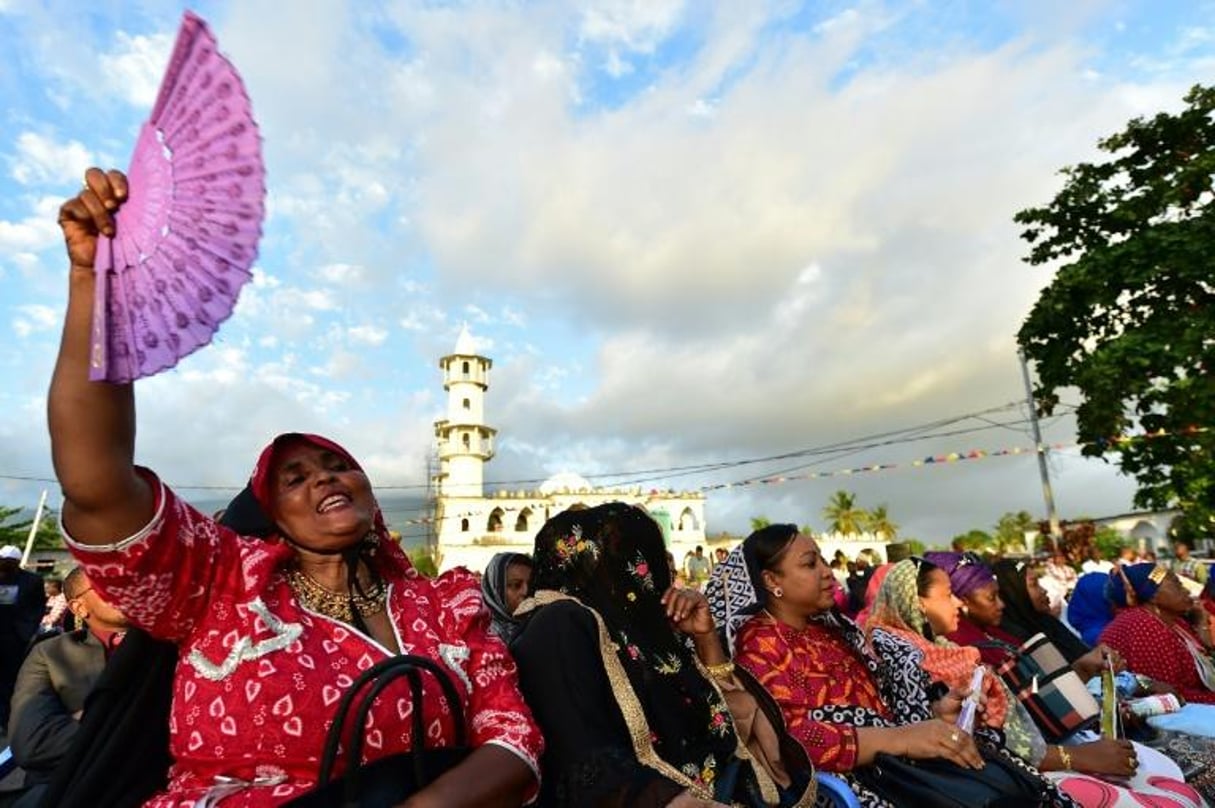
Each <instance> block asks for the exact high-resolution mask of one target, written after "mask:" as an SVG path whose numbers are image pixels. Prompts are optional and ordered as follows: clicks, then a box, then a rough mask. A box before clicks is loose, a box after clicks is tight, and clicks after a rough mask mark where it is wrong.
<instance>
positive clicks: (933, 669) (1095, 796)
mask: <svg viewBox="0 0 1215 808" xmlns="http://www.w3.org/2000/svg"><path fill="white" fill-rule="evenodd" d="M926 558H932V559H933V561H937V562H938V563H941V564H943V565H949V566H948V569H947V568H946V567H945V566H937V565H936V564H934V563H932V561H928V560H925V559H923V558H914V559H908V560H906V561H900V562H899V563H898V564H896V565H895V566H894V568H893V569H892V570H891V572H890V574H889V575H888V576H887V577H886V580H885V581H884V582H883V583H882V587H881V590H880V591H879V592H878V596H877V599H876V602H875V605H874V607H873V614H872V616H871V617H870V619H869V623H868V624H867V625H866V630H868V631H869V633H870V634H871V636H872V637H873V640H874V644H875V645H880V646H881V647H882V649H883V653H888V654H892V655H894V656H896V657H899V658H907V657H914V658H918V659H919V660H921V664H922V666H923V668H924V670H926V671H927V672H928V674H929V675H930V676H931V677H932V678H933V679H935V680H937V681H940V682H944V683H945V684H947V685H951V686H954V687H966V686H967V685H968V683H969V681H970V678H971V676H972V674H973V673H974V671H975V668H976V667H977V666H978V665H980V664H982V663H981V660H980V657H979V649H977V648H974V647H970V646H959V645H955V644H954V643H952V642H950V641H949V640H948V639H946V635H947V634H949V633H952V632H953V631H956V630H957V627H958V606H959V604H960V603H961V601H960V600H959V598H958V597H957V595H955V593H954V591H953V588H952V586H951V579H950V575H949V570H953V571H954V573H955V574H956V575H958V577H959V578H961V577H962V576H964V575H966V574H967V571H965V568H966V567H971V566H974V565H973V564H962V565H961V566H962V568H963V569H964V571H963V572H962V573H958V572H957V570H958V568H959V563H960V562H961V561H963V560H967V561H969V558H968V557H966V556H962V555H961V554H960V553H932V554H928V555H926ZM987 577H988V579H989V581H990V583H993V584H994V583H995V576H994V575H992V574H991V572H990V570H988V572H987ZM983 681H984V688H985V692H986V694H987V704H986V710H985V711H984V715H983V723H984V724H986V725H987V727H988V728H991V729H994V730H997V731H999V730H1003V731H1004V733H1005V734H1006V735H1008V736H1013V735H1016V736H1018V737H1023V736H1025V735H1027V734H1028V733H1033V732H1034V731H1035V730H1034V728H1033V722H1032V720H1031V719H1030V718H1029V716H1028V715H1026V714H1024V713H1023V712H1022V711H1021V710H1019V709H1017V707H1018V704H1017V702H1016V698H1015V696H1013V695H1012V694H1011V693H1009V692H1008V691H1007V689H1006V688H1005V687H1004V686H1003V685H1002V683H1001V680H1000V678H999V677H998V676H997V675H996V674H995V673H994V672H992V671H990V670H988V671H986V676H984V680H983ZM997 742H998V743H1000V744H1001V745H1006V746H1007V747H1008V748H1010V751H1014V752H1015V753H1016V754H1018V755H1020V756H1021V757H1022V758H1023V759H1025V760H1026V761H1027V762H1029V763H1031V764H1033V765H1034V766H1036V767H1037V768H1038V770H1039V771H1041V772H1043V773H1044V774H1045V775H1046V776H1047V777H1048V778H1049V779H1051V780H1052V781H1053V782H1055V783H1056V784H1057V785H1058V786H1059V788H1061V789H1062V790H1063V791H1064V792H1065V793H1066V794H1067V795H1068V796H1070V797H1071V798H1072V799H1074V800H1075V801H1076V802H1077V803H1079V804H1080V805H1082V806H1102V808H1114V806H1125V808H1133V807H1134V806H1139V805H1142V804H1143V803H1142V802H1141V801H1140V800H1141V798H1145V799H1148V800H1150V801H1151V804H1152V805H1156V806H1159V808H1166V806H1167V808H1199V807H1200V806H1202V804H1203V800H1202V798H1201V797H1200V796H1199V795H1198V793H1197V792H1195V791H1194V789H1192V788H1190V787H1189V786H1187V785H1186V784H1185V782H1184V780H1183V779H1182V777H1181V772H1180V770H1179V769H1178V768H1177V765H1176V764H1175V763H1173V762H1172V761H1171V760H1169V759H1168V758H1166V757H1165V756H1164V755H1162V754H1160V753H1159V752H1156V751H1155V750H1152V749H1149V748H1147V747H1143V746H1139V745H1137V744H1132V743H1131V742H1130V741H1127V740H1119V739H1114V738H1100V739H1088V742H1086V743H1084V744H1081V745H1071V746H1067V747H1066V749H1067V750H1068V751H1066V752H1065V751H1064V748H1065V747H1061V746H1052V747H1049V748H1047V747H1046V744H1045V742H1044V741H1042V739H1041V736H1038V737H1037V738H1036V739H1035V742H1033V743H1031V744H1027V746H1029V749H1024V748H1015V746H1014V744H1013V743H1011V742H1008V743H1006V741H1005V739H1004V738H998V740H997ZM1016 747H1020V744H1017V745H1016ZM1094 747H1095V749H1094ZM1081 750H1085V752H1086V753H1085V754H1084V755H1082V754H1081ZM1073 757H1074V758H1075V761H1077V763H1076V764H1075V766H1076V767H1077V768H1078V767H1079V765H1080V764H1079V761H1081V760H1082V759H1083V760H1087V761H1094V762H1096V761H1101V762H1102V763H1103V764H1104V767H1101V768H1096V767H1095V768H1091V769H1086V771H1088V772H1090V774H1080V773H1079V772H1078V771H1076V770H1075V769H1072V768H1071V767H1068V766H1066V765H1065V763H1066V762H1072V758H1073ZM1069 769H1071V770H1069ZM1047 772H1049V773H1047ZM1093 772H1096V773H1104V774H1108V775H1111V776H1113V777H1114V778H1117V780H1118V782H1119V783H1120V785H1115V784H1114V783H1112V782H1107V781H1105V780H1103V779H1101V778H1099V777H1096V776H1091V773H1093ZM1128 781H1129V782H1128Z"/></svg>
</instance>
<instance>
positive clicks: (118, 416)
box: [47, 168, 153, 544]
mask: <svg viewBox="0 0 1215 808" xmlns="http://www.w3.org/2000/svg"><path fill="white" fill-rule="evenodd" d="M126 198H127V181H126V177H125V176H123V174H122V173H121V172H118V171H110V172H108V173H107V172H104V171H102V170H101V169H98V168H90V169H89V170H88V172H87V174H86V175H85V187H84V188H83V189H82V190H81V191H80V193H79V194H77V195H76V196H75V197H73V198H71V199H69V200H68V201H67V202H64V203H63V206H62V207H61V208H60V209H59V226H60V228H62V230H63V238H64V241H65V243H66V246H67V254H68V261H69V263H70V269H69V274H68V305H67V314H66V315H65V317H64V323H63V339H62V341H61V342H60V345H59V358H58V361H57V362H56V363H55V373H54V376H53V377H52V379H51V389H50V393H49V394H48V396H47V421H48V423H49V425H50V432H51V454H52V457H53V459H54V463H55V474H56V476H57V477H58V478H59V485H60V487H61V488H62V489H63V497H64V503H63V520H64V524H66V525H68V526H69V527H70V529H71V532H72V535H73V537H74V538H75V539H76V540H77V541H79V542H81V543H83V544H110V543H113V542H115V541H119V540H121V539H123V538H125V537H127V536H129V535H131V534H133V533H135V532H137V531H138V530H139V529H140V528H141V527H143V526H144V525H145V524H147V522H148V521H149V520H150V519H151V518H152V515H153V495H152V491H151V488H150V487H149V486H148V484H147V483H146V482H145V481H144V480H143V479H142V478H140V477H139V476H138V475H137V474H136V473H135V467H134V454H135V393H134V389H133V387H132V385H130V384H109V383H106V382H91V381H89V344H90V329H91V326H92V315H93V290H94V284H95V283H96V280H95V277H94V273H93V261H94V258H95V256H96V253H97V236H98V233H102V234H105V235H107V236H112V235H113V234H114V219H113V214H114V213H115V212H116V211H117V210H118V208H119V207H120V206H121V205H122V203H123V202H125V201H126Z"/></svg>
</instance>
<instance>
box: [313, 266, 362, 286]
mask: <svg viewBox="0 0 1215 808" xmlns="http://www.w3.org/2000/svg"><path fill="white" fill-rule="evenodd" d="M317 276H318V277H320V279H321V280H323V281H325V282H326V283H333V284H348V283H358V282H360V281H363V280H364V279H365V277H366V272H365V270H364V269H363V267H361V266H356V265H354V264H326V265H325V266H323V267H321V268H320V269H318V270H317Z"/></svg>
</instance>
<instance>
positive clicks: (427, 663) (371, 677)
mask: <svg viewBox="0 0 1215 808" xmlns="http://www.w3.org/2000/svg"><path fill="white" fill-rule="evenodd" d="M423 671H424V672H426V673H429V674H431V675H432V676H433V677H434V678H435V680H436V681H437V682H438V683H439V687H440V689H441V690H442V691H443V696H444V698H445V699H446V701H447V704H448V707H449V708H450V710H451V713H452V719H453V720H454V722H455V726H456V745H457V746H467V733H468V730H467V727H466V726H465V723H464V707H463V705H462V704H461V703H460V696H459V693H458V692H457V691H456V687H455V685H454V684H452V681H451V678H450V677H449V676H448V674H447V672H446V671H445V670H443V669H442V668H441V667H439V665H438V664H437V663H435V662H434V660H431V659H427V658H426V657H420V656H416V655H412V654H402V655H400V656H395V657H391V658H389V659H384V660H381V661H379V662H377V663H376V664H374V665H372V666H371V667H370V668H368V669H367V670H365V671H363V672H362V673H361V674H359V676H358V678H356V679H355V680H354V682H352V683H351V685H350V687H349V688H347V690H346V692H345V693H343V694H342V698H341V700H340V701H339V702H338V706H337V711H336V712H335V713H334V716H333V725H332V726H330V727H329V733H328V735H327V736H326V737H325V748H324V751H323V753H322V754H321V766H320V774H319V775H318V776H317V786H318V787H320V786H324V785H327V784H328V783H329V780H330V778H331V777H332V774H333V767H334V764H335V762H336V760H337V752H338V747H339V746H340V745H341V742H342V729H343V728H344V727H345V725H346V719H347V718H348V717H349V715H350V709H351V707H352V705H353V704H354V700H355V699H356V698H358V697H359V694H360V693H361V692H362V691H363V689H364V688H366V687H367V686H368V685H369V684H370V685H371V690H370V691H369V692H368V693H367V694H366V695H365V696H364V697H363V698H362V700H361V701H360V702H359V705H358V708H357V710H356V712H355V723H354V725H353V726H352V728H351V739H350V744H349V746H348V752H347V757H348V758H349V760H350V761H351V768H350V773H349V774H348V776H347V777H346V803H347V804H356V805H357V803H358V798H357V795H358V766H359V764H360V763H361V762H362V756H363V728H364V727H365V726H366V723H367V716H368V714H369V713H370V712H371V708H372V707H373V706H374V704H375V700H376V698H377V697H378V696H379V695H380V693H382V692H383V691H384V689H385V688H387V687H388V686H389V685H390V684H392V683H393V682H394V681H396V680H397V679H399V678H400V677H402V676H405V677H407V678H408V679H409V684H410V688H409V689H410V696H411V698H412V699H413V715H412V719H413V720H412V729H413V739H414V744H415V747H414V751H415V752H421V751H424V750H425V748H426V730H425V725H424V723H423V716H422V676H421V672H423ZM418 744H420V746H419V745H418ZM414 774H415V777H416V782H417V783H418V785H419V786H421V785H424V784H425V783H424V781H425V772H424V769H423V766H422V756H421V755H420V754H417V755H414Z"/></svg>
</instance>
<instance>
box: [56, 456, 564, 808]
mask: <svg viewBox="0 0 1215 808" xmlns="http://www.w3.org/2000/svg"><path fill="white" fill-rule="evenodd" d="M141 473H143V474H144V476H145V477H146V478H147V479H148V480H149V482H150V484H151V485H152V487H153V489H154V490H155V491H156V515H155V517H154V518H153V519H152V521H151V522H150V523H149V524H148V525H147V526H146V527H145V528H143V529H142V530H141V531H139V532H138V533H136V534H135V535H133V536H131V537H129V538H127V539H125V540H123V541H121V542H117V543H115V544H113V545H108V546H94V545H84V544H79V543H77V542H74V541H72V539H71V537H70V536H69V535H68V533H67V528H66V527H65V528H64V535H65V537H66V538H67V540H68V544H69V546H70V547H71V550H72V552H73V553H74V554H75V556H76V558H77V559H78V560H79V562H80V563H81V565H82V566H84V568H85V570H86V572H87V573H88V576H89V579H90V580H91V581H92V582H93V584H94V585H95V586H96V587H97V589H98V591H99V592H100V593H101V594H102V596H103V597H104V598H105V599H106V600H107V601H109V602H110V603H112V604H113V605H114V606H116V607H118V608H119V609H120V610H122V611H123V612H124V613H125V614H126V615H127V617H128V618H129V619H130V620H131V621H132V622H133V623H135V624H136V625H138V626H140V627H142V628H144V629H145V630H147V631H148V632H149V633H150V634H152V635H153V636H156V637H158V638H161V639H166V640H170V641H172V642H175V643H177V645H178V647H179V651H180V659H179V662H178V666H177V673H176V676H175V679H174V693H173V707H172V712H171V717H170V725H169V732H170V750H171V752H172V754H173V757H174V759H175V761H176V762H175V764H174V766H173V768H172V769H171V771H170V775H169V776H170V782H169V785H168V789H167V791H166V792H163V793H161V794H159V795H157V796H155V797H154V798H152V800H151V801H150V802H149V803H148V805H150V806H155V808H168V807H169V806H181V807H182V808H184V806H195V808H201V806H205V805H212V804H215V803H216V802H217V801H219V800H222V806H223V808H254V807H258V808H260V807H261V806H273V805H279V804H281V803H283V802H286V801H288V800H290V799H292V798H293V797H296V796H299V795H300V794H302V793H304V792H305V791H307V790H308V789H309V788H311V787H312V786H313V785H314V784H315V781H316V776H317V769H318V766H319V760H320V756H321V751H322V747H323V745H324V739H325V733H326V731H327V730H328V728H329V726H330V724H331V723H332V720H333V713H334V711H335V709H336V705H337V701H338V699H339V698H340V697H341V695H342V693H343V692H344V689H345V688H346V687H347V686H348V685H349V684H350V683H351V682H352V680H353V679H354V678H355V677H356V676H358V674H359V673H360V672H361V671H363V670H365V669H367V668H369V667H371V665H373V664H374V663H376V662H378V661H380V660H382V659H385V658H387V657H389V656H390V652H389V651H388V649H386V648H384V647H383V646H381V645H380V644H379V643H377V642H376V641H375V640H373V639H371V638H370V637H368V636H365V635H363V634H362V633H360V632H359V631H357V630H356V629H354V628H352V627H351V626H349V625H347V624H345V623H342V622H339V621H336V620H333V619H331V618H328V617H324V616H322V615H319V614H317V613H315V612H312V611H309V610H307V609H305V608H303V607H302V606H301V605H300V603H299V601H298V599H297V598H296V597H295V594H294V593H293V591H292V590H291V587H290V586H289V585H288V584H287V581H286V578H285V575H284V572H285V569H286V564H287V562H288V561H289V560H290V559H291V558H292V556H293V553H294V551H293V550H292V549H291V548H290V547H289V546H288V545H286V544H284V543H282V542H276V541H262V540H260V539H248V538H242V537H240V536H237V535H236V534H235V533H233V532H232V531H230V530H228V529H227V528H224V527H221V526H219V525H217V524H216V523H215V522H214V521H212V520H211V519H209V518H207V517H206V516H204V515H203V514H201V513H199V512H198V511H196V510H195V509H194V508H192V507H190V506H189V505H187V504H186V503H185V502H183V501H182V500H180V499H179V498H178V497H177V496H176V495H175V494H174V493H173V492H172V491H171V490H170V489H168V488H167V487H165V486H163V485H162V484H161V483H160V481H159V480H158V479H157V478H156V477H155V476H154V475H153V474H152V473H151V472H147V471H144V470H141ZM378 552H379V556H378V559H379V561H380V562H382V563H384V564H385V566H386V567H387V568H388V572H389V573H390V574H386V575H385V578H386V579H387V580H388V582H389V588H388V595H387V598H388V613H389V616H390V618H391V621H392V625H393V629H394V631H395V632H396V637H397V642H398V644H399V646H400V650H401V653H406V654H417V655H420V656H425V657H428V658H431V659H434V660H436V661H438V662H440V663H441V664H443V665H444V666H446V667H447V668H448V669H449V670H450V672H451V674H452V676H451V678H452V681H453V682H454V683H455V684H456V687H457V689H458V690H459V692H460V694H461V697H462V699H463V708H464V712H465V718H466V723H467V725H468V737H469V742H470V743H471V744H472V745H473V746H474V747H479V746H482V745H484V744H495V745H497V746H500V747H502V748H503V749H506V750H509V751H510V752H512V753H514V754H516V755H518V756H519V758H520V759H522V760H523V761H524V762H526V763H527V764H528V766H530V767H531V768H532V770H533V771H535V772H537V780H538V778H539V774H538V772H539V765H538V761H539V758H540V754H541V752H542V748H543V740H542V738H541V735H540V731H539V729H538V727H537V726H536V723H535V721H534V720H533V719H532V715H531V712H530V710H529V709H528V707H527V705H526V704H525V703H524V701H523V697H522V695H521V694H520V692H519V689H518V685H517V680H516V670H515V664H514V661H513V660H512V659H511V657H510V654H509V653H508V652H507V649H506V646H505V645H503V644H502V642H501V641H500V640H499V639H497V638H496V637H494V636H492V635H491V634H490V633H489V625H490V620H489V612H488V611H487V610H486V609H485V607H484V605H483V603H482V601H481V595H480V588H479V585H478V583H477V581H476V579H475V578H474V577H473V576H472V574H470V573H469V572H467V571H466V570H453V571H451V572H448V573H445V574H444V575H441V576H439V577H438V578H436V579H433V580H432V579H427V578H423V577H421V576H418V575H417V573H416V572H415V571H414V570H413V569H412V567H411V566H410V565H409V561H408V559H406V558H405V556H404V553H402V552H401V550H400V548H399V547H397V546H396V545H395V543H392V542H385V543H383V544H382V545H381V547H380V549H379V551H378ZM393 573H395V574H393ZM424 678H425V681H426V690H425V698H424V699H423V703H424V707H423V711H424V717H425V725H426V727H427V739H426V744H427V746H430V747H434V746H445V745H451V744H452V743H453V742H454V737H455V735H454V722H453V719H452V716H451V714H450V711H449V709H448V708H447V706H446V704H445V702H444V701H443V699H442V697H441V693H440V692H439V689H438V686H437V685H435V684H434V683H433V680H431V679H430V677H424ZM412 710H413V702H412V699H411V698H410V697H409V689H408V686H407V684H406V683H404V682H397V683H394V684H393V685H392V686H390V687H389V688H388V689H387V690H386V691H385V692H384V693H383V694H382V695H381V696H380V697H379V699H378V700H377V702H376V704H375V707H374V708H373V709H372V711H371V717H370V719H369V724H368V728H367V730H366V735H365V738H366V752H365V754H366V756H367V757H368V758H378V757H382V756H385V755H389V754H393V753H396V752H403V751H407V750H409V749H410V748H411V747H412V745H413V740H412V738H411V737H410V716H411V714H412ZM200 800H201V802H200Z"/></svg>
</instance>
